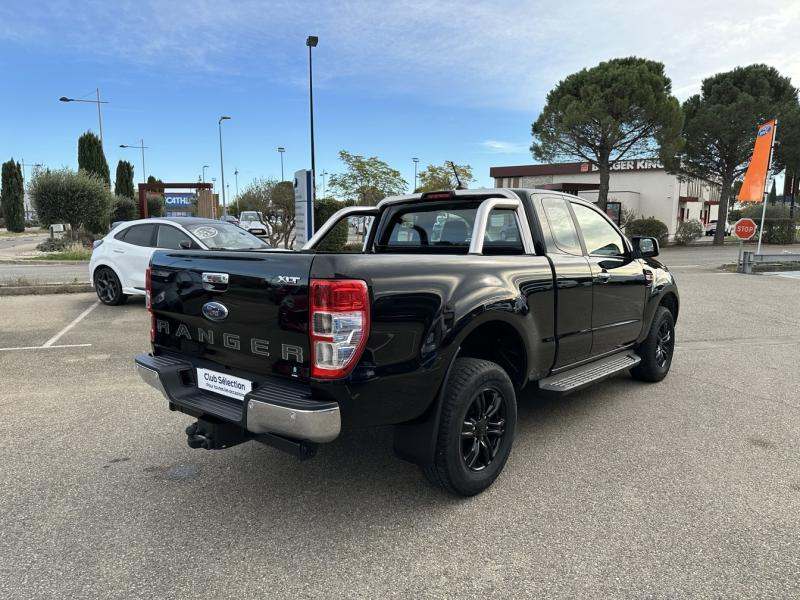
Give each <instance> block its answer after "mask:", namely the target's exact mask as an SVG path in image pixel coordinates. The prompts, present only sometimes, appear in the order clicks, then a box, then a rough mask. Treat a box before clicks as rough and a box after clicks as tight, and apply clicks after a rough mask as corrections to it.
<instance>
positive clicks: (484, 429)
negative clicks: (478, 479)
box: [461, 387, 506, 471]
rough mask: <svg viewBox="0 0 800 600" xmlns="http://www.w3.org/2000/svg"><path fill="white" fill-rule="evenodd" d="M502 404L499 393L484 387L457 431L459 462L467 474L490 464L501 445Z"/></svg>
mask: <svg viewBox="0 0 800 600" xmlns="http://www.w3.org/2000/svg"><path fill="white" fill-rule="evenodd" d="M505 415H506V410H505V400H504V398H503V395H502V394H501V393H500V391H499V390H497V389H494V388H491V387H487V388H484V389H482V390H480V391H479V392H478V393H477V394H475V398H474V400H473V401H472V404H470V405H469V408H468V409H467V414H466V415H465V417H464V425H463V427H462V428H461V458H462V459H463V460H464V465H465V466H466V467H467V469H469V470H470V471H483V470H484V469H485V468H486V467H488V466H489V465H490V464H492V461H493V460H494V459H495V457H496V456H497V452H498V451H499V450H500V446H501V444H502V442H503V435H504V434H505V426H506V417H505Z"/></svg>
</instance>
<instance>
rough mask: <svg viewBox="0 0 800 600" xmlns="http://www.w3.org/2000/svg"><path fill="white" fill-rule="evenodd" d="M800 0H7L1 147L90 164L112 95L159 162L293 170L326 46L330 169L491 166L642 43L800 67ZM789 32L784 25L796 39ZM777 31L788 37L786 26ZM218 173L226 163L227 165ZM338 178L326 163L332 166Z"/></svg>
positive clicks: (192, 172)
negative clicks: (577, 86)
mask: <svg viewBox="0 0 800 600" xmlns="http://www.w3.org/2000/svg"><path fill="white" fill-rule="evenodd" d="M799 26H800V3H790V2H779V1H773V0H768V1H762V2H760V3H759V5H758V7H757V8H756V5H755V3H752V2H717V1H710V2H702V3H698V2H686V1H684V0H678V1H673V2H669V3H667V2H663V1H658V2H651V1H649V0H641V1H639V2H613V1H609V2H604V3H598V2H584V1H582V0H579V1H572V2H569V3H564V2H561V3H556V2H530V1H529V2H525V1H516V2H509V1H505V0H496V1H493V2H481V1H472V2H452V1H450V0H441V1H435V2H431V1H427V2H421V1H418V0H407V1H404V2H394V1H383V2H366V1H361V0H349V1H346V2H298V1H289V2H283V1H269V2H254V1H248V0H243V1H238V2H211V1H204V0H193V1H191V2H189V1H184V0H172V1H170V2H166V1H163V2H155V1H152V0H137V1H127V0H120V1H113V0H106V1H101V2H93V1H75V2H48V1H39V0H28V1H27V2H21V1H19V0H4V2H3V3H2V5H0V56H1V57H3V58H2V63H1V64H2V80H3V82H4V86H3V90H2V93H0V109H1V110H2V114H3V115H4V116H5V119H4V120H3V122H2V123H0V157H1V158H2V159H3V160H7V157H11V156H13V157H14V158H16V159H20V158H24V159H25V162H27V163H36V162H41V163H44V164H46V165H48V166H51V167H60V166H69V167H73V168H74V167H76V166H77V138H78V136H79V135H80V134H81V133H82V132H83V131H85V130H87V129H91V130H93V131H96V130H97V114H96V110H95V107H94V105H92V104H78V103H71V104H63V103H60V102H58V101H57V99H58V98H59V97H60V96H62V95H66V96H72V97H79V98H92V97H93V94H94V89H95V87H98V86H99V87H100V89H101V93H102V96H103V98H104V99H106V100H108V101H109V104H108V105H105V106H104V112H103V129H104V137H105V149H106V155H107V158H108V160H109V164H110V165H111V169H112V177H113V170H114V168H115V166H116V163H117V160H119V159H127V160H130V161H131V162H133V164H134V166H135V169H136V179H137V181H138V180H139V179H140V177H141V158H140V154H139V153H138V151H134V150H124V149H120V148H119V145H120V144H138V143H139V140H140V139H142V138H144V141H145V145H147V146H149V147H150V148H149V150H147V154H146V167H147V174H148V175H149V174H153V175H156V176H157V177H159V178H161V179H163V180H165V181H187V180H188V181H196V180H197V177H198V175H199V174H200V171H201V167H202V165H204V164H207V165H209V166H210V168H209V169H207V170H206V177H207V179H210V178H211V177H217V178H219V147H218V138H217V119H218V117H219V116H220V115H222V114H227V115H230V116H231V117H232V120H231V121H228V122H226V123H224V124H223V127H224V143H225V170H226V174H225V175H226V183H229V184H230V190H231V192H232V193H233V191H234V187H235V182H234V177H233V171H234V169H236V168H238V170H239V187H240V189H242V188H244V186H245V185H246V184H247V183H248V182H249V181H251V180H252V179H253V178H254V177H260V176H266V177H279V176H280V160H279V156H278V153H277V151H276V148H277V147H278V146H284V147H285V148H286V155H285V164H286V173H287V174H289V173H292V172H293V171H294V170H296V169H300V168H306V167H308V166H309V164H310V159H309V141H308V138H309V134H308V87H307V86H308V79H307V77H308V72H307V69H308V65H307V56H308V55H307V48H306V46H305V39H306V36H307V35H308V34H316V35H318V36H319V38H320V42H319V46H318V47H317V48H316V49H315V50H314V77H315V87H314V94H315V97H314V100H315V128H316V146H317V148H316V150H317V153H316V154H317V171H318V173H321V172H322V171H323V170H326V171H328V172H329V173H335V172H337V171H338V170H340V169H341V164H340V163H339V161H338V159H337V152H338V151H339V150H340V149H346V150H348V151H350V152H354V153H357V154H363V155H367V156H371V155H377V156H379V157H381V158H382V159H384V160H386V161H387V162H388V163H389V164H391V165H392V166H393V167H394V168H396V169H399V170H400V171H401V172H402V174H403V176H404V177H405V179H406V180H407V181H408V182H409V184H411V183H412V181H413V163H412V161H411V158H412V157H414V156H417V157H419V158H420V165H421V166H423V165H425V164H429V163H431V164H441V163H442V162H444V161H445V160H454V161H456V162H459V163H467V164H470V165H472V167H473V169H474V173H475V176H476V178H477V182H476V183H475V184H473V185H490V184H491V180H490V178H489V167H490V166H493V165H509V164H524V163H530V162H532V159H531V157H530V153H529V152H528V146H529V145H530V141H531V140H530V124H531V122H532V121H533V120H534V119H535V118H536V115H537V114H538V111H539V110H540V108H541V106H542V104H543V102H544V98H545V95H546V93H547V91H548V90H549V89H550V88H551V87H552V86H553V85H554V84H555V83H556V82H557V81H558V80H559V79H561V78H563V77H564V76H566V75H568V74H569V73H571V72H573V71H575V70H578V69H580V68H582V67H584V66H590V65H594V64H596V63H597V62H599V61H601V60H604V59H608V58H613V57H617V56H627V55H632V54H635V55H639V56H646V57H648V58H653V59H656V60H660V61H662V62H664V63H665V65H666V67H667V72H668V74H669V75H670V76H671V77H672V80H673V88H674V92H675V94H676V95H677V96H678V97H679V98H680V99H684V98H686V97H687V96H689V95H690V94H692V93H694V92H696V91H697V90H698V89H699V84H700V81H701V80H702V78H703V77H705V76H708V75H710V74H712V73H715V72H717V71H720V70H725V69H729V68H732V67H734V66H736V65H738V64H748V63H752V62H766V63H768V64H771V65H773V66H775V67H776V68H778V69H779V70H781V71H782V72H783V73H785V74H787V75H789V76H791V77H792V78H793V79H794V81H795V85H800V53H798V52H796V48H795V47H796V44H792V43H790V40H793V39H795V38H796V34H795V33H794V32H796V31H797V30H798V27H799ZM781 40H783V41H782V42H781ZM776 41H777V42H779V43H776ZM218 185H219V180H218ZM318 185H319V186H320V187H321V185H322V182H321V180H318Z"/></svg>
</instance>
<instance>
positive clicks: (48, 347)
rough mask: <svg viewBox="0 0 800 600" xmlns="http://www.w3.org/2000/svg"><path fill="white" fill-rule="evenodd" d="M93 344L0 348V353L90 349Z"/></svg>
mask: <svg viewBox="0 0 800 600" xmlns="http://www.w3.org/2000/svg"><path fill="white" fill-rule="evenodd" d="M89 346H91V344H62V345H60V346H18V347H17V348H0V352H9V351H11V350H50V349H52V348H88V347H89Z"/></svg>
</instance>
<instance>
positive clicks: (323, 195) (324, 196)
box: [322, 170, 329, 198]
mask: <svg viewBox="0 0 800 600" xmlns="http://www.w3.org/2000/svg"><path fill="white" fill-rule="evenodd" d="M328 175H329V173H328V172H327V171H325V170H323V171H322V197H323V198H327V197H328V196H327V193H326V188H325V177H327V176H328Z"/></svg>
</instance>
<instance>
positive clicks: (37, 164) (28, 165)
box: [19, 158, 43, 181]
mask: <svg viewBox="0 0 800 600" xmlns="http://www.w3.org/2000/svg"><path fill="white" fill-rule="evenodd" d="M19 164H20V166H21V167H22V180H23V181H24V180H25V167H33V168H34V169H38V168H39V167H41V166H43V165H42V163H26V162H25V159H24V158H23V159H22V161H21V162H20V163H19Z"/></svg>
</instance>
